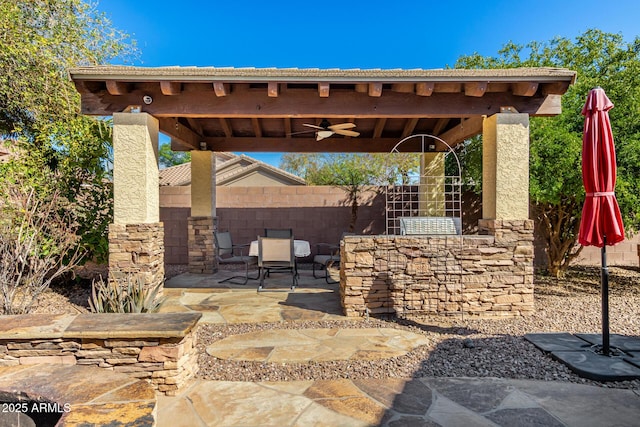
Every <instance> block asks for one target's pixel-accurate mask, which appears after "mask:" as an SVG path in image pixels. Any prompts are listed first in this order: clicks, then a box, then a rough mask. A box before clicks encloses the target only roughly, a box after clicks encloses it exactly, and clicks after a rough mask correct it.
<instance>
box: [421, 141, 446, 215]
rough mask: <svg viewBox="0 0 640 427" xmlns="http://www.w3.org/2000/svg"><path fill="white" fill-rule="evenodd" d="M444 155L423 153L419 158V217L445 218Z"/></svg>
mask: <svg viewBox="0 0 640 427" xmlns="http://www.w3.org/2000/svg"><path fill="white" fill-rule="evenodd" d="M444 158H445V153H423V154H422V155H421V156H420V191H419V194H418V199H419V201H420V202H419V212H420V215H421V216H445V198H444Z"/></svg>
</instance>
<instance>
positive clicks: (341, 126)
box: [329, 123, 356, 130]
mask: <svg viewBox="0 0 640 427" xmlns="http://www.w3.org/2000/svg"><path fill="white" fill-rule="evenodd" d="M354 127H356V124H355V123H338V124H337V125H331V126H329V129H331V130H339V129H352V128H354Z"/></svg>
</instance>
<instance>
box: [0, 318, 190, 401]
mask: <svg viewBox="0 0 640 427" xmlns="http://www.w3.org/2000/svg"><path fill="white" fill-rule="evenodd" d="M193 314H194V313H189V316H190V317H185V319H183V321H184V322H186V324H190V325H191V326H189V327H188V328H187V329H186V330H185V331H184V332H185V333H184V334H182V333H181V334H176V335H179V336H173V337H172V336H164V337H160V338H158V337H153V335H158V334H164V335H168V334H167V333H166V332H164V331H162V316H163V315H162V314H157V315H153V316H154V317H156V321H157V325H158V331H157V333H149V330H148V329H146V333H145V330H142V331H140V332H141V333H131V332H129V331H127V332H120V333H119V331H118V330H111V331H109V332H107V333H105V331H104V330H103V329H102V325H101V324H100V323H101V322H100V321H99V317H95V315H90V314H89V315H79V316H77V317H74V316H55V319H54V322H55V323H56V324H65V325H69V326H68V327H67V328H66V331H62V330H61V331H59V333H58V332H56V333H54V334H52V333H50V332H45V333H34V331H36V330H40V331H41V330H42V329H43V327H46V326H45V325H46V324H47V322H50V321H51V316H50V315H45V316H40V315H29V316H31V319H29V321H28V322H29V323H30V324H31V326H30V327H29V328H28V330H24V329H22V330H21V331H17V333H16V331H6V330H5V331H2V333H0V366H16V365H33V364H62V365H87V366H95V367H97V368H101V369H107V370H110V371H115V372H122V373H126V374H128V375H129V376H131V377H134V378H140V379H146V380H148V381H149V382H150V383H151V385H152V386H153V388H154V389H156V390H158V391H160V392H162V393H164V394H166V395H170V396H171V395H175V394H177V393H179V392H180V390H181V389H183V388H184V386H185V385H186V384H187V383H188V381H189V380H190V379H191V378H193V376H194V375H195V374H196V373H197V371H198V354H197V349H196V334H195V330H194V329H193V326H195V324H196V322H197V320H198V318H199V316H200V314H199V313H197V316H195V317H194V316H193ZM92 316H94V318H95V319H96V325H95V326H96V330H95V331H92V330H91V329H92V328H91V324H92V323H93V322H92V319H91V317H92ZM108 316H116V317H119V316H136V315H119V314H112V315H108ZM147 316H148V315H147ZM173 316H175V314H173ZM5 317H6V318H7V319H6V320H8V321H9V323H12V322H13V321H15V320H17V321H19V320H21V319H22V318H24V317H25V316H5ZM80 317H82V318H81V319H78V318H80ZM114 319H115V317H114ZM122 319H123V323H125V322H126V321H130V319H127V320H124V319H125V318H124V317H122ZM74 322H78V323H81V324H82V329H83V331H82V332H80V333H76V332H74ZM39 324H41V325H39ZM29 329H30V330H29ZM37 335H40V336H37ZM98 335H102V336H103V337H97V336H98ZM118 336H120V337H118ZM97 375H99V374H97Z"/></svg>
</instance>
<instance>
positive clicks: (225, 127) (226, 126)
mask: <svg viewBox="0 0 640 427" xmlns="http://www.w3.org/2000/svg"><path fill="white" fill-rule="evenodd" d="M218 120H220V126H222V131H223V132H224V135H225V136H226V137H227V138H231V137H232V136H233V130H232V129H231V126H230V125H229V120H227V119H224V118H222V117H220V118H219V119H218Z"/></svg>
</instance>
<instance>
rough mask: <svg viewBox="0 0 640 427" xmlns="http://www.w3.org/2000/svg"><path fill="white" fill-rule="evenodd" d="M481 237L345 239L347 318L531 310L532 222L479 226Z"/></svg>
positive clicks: (342, 293) (342, 289)
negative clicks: (368, 315)
mask: <svg viewBox="0 0 640 427" xmlns="http://www.w3.org/2000/svg"><path fill="white" fill-rule="evenodd" d="M478 228H479V233H480V234H479V235H468V236H346V237H345V238H344V240H343V242H342V248H341V265H340V276H341V281H340V296H341V301H342V306H343V309H344V313H345V315H346V316H352V317H353V316H365V315H367V314H372V315H377V314H378V315H379V314H393V315H396V316H403V317H412V316H414V317H415V316H424V315H428V314H461V313H464V314H471V315H485V316H487V315H488V316H517V315H523V314H527V313H531V312H533V309H534V306H533V221H531V220H524V221H506V220H480V221H479V222H478Z"/></svg>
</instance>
